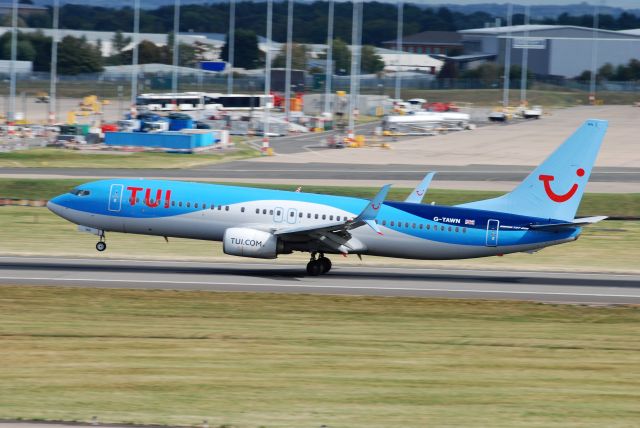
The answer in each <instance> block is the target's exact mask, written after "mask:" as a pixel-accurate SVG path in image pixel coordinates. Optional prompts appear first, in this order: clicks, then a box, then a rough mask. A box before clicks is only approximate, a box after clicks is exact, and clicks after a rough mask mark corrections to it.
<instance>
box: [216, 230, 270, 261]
mask: <svg viewBox="0 0 640 428" xmlns="http://www.w3.org/2000/svg"><path fill="white" fill-rule="evenodd" d="M280 244H281V243H280ZM278 246H279V245H278V238H277V237H276V236H274V235H273V234H271V233H269V232H263V231H261V230H256V229H249V228H246V227H232V228H229V229H227V230H225V232H224V238H223V239H222V251H224V253H225V254H229V255H231V256H242V257H255V258H258V259H275V258H276V257H277V256H278Z"/></svg>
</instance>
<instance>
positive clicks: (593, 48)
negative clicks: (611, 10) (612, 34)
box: [589, 4, 600, 105]
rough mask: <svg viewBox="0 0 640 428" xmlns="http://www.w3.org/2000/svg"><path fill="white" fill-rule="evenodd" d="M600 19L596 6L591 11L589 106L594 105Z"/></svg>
mask: <svg viewBox="0 0 640 428" xmlns="http://www.w3.org/2000/svg"><path fill="white" fill-rule="evenodd" d="M599 19H600V11H599V8H598V5H597V4H596V6H595V8H594V9H593V30H592V31H593V33H592V34H593V40H592V41H591V79H590V80H589V101H590V102H591V104H593V105H595V103H596V77H597V73H598V72H597V70H596V68H597V66H598V23H599Z"/></svg>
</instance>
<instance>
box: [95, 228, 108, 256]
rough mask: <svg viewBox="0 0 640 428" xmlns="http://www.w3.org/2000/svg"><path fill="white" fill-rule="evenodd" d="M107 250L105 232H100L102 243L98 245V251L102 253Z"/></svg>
mask: <svg viewBox="0 0 640 428" xmlns="http://www.w3.org/2000/svg"><path fill="white" fill-rule="evenodd" d="M106 249H107V243H106V242H105V240H104V232H100V241H98V243H97V244H96V250H98V251H100V252H102V251H104V250H106Z"/></svg>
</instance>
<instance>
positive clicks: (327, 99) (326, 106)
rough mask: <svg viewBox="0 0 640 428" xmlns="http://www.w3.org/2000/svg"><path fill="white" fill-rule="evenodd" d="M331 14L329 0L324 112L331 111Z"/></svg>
mask: <svg viewBox="0 0 640 428" xmlns="http://www.w3.org/2000/svg"><path fill="white" fill-rule="evenodd" d="M333 15H334V3H333V0H329V16H328V23H327V66H326V69H325V77H324V112H325V113H327V114H328V113H329V112H331V99H330V97H331V79H332V78H333Z"/></svg>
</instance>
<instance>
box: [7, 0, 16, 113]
mask: <svg viewBox="0 0 640 428" xmlns="http://www.w3.org/2000/svg"><path fill="white" fill-rule="evenodd" d="M17 56H18V0H13V5H12V7H11V63H10V64H9V75H10V78H11V83H10V87H9V113H8V114H7V120H8V121H10V122H13V121H14V120H15V118H16V59H17Z"/></svg>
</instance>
